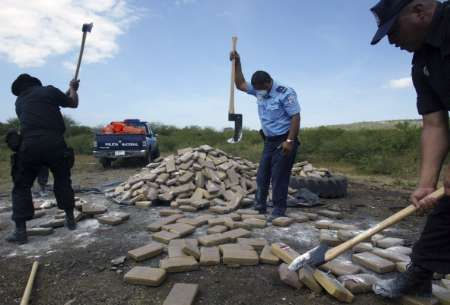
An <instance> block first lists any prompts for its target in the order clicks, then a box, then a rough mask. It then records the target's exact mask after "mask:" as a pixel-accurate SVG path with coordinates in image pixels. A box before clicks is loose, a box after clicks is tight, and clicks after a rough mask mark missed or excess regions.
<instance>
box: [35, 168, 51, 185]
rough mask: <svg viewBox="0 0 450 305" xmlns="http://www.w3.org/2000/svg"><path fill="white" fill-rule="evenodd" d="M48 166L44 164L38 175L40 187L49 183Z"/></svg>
mask: <svg viewBox="0 0 450 305" xmlns="http://www.w3.org/2000/svg"><path fill="white" fill-rule="evenodd" d="M48 174H49V173H48V167H46V166H43V167H41V170H40V171H39V174H38V176H37V181H38V184H39V186H40V187H45V186H47V183H48Z"/></svg>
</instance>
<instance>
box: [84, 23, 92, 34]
mask: <svg viewBox="0 0 450 305" xmlns="http://www.w3.org/2000/svg"><path fill="white" fill-rule="evenodd" d="M93 27H94V24H93V23H92V22H91V23H85V24H83V27H82V28H81V31H82V32H83V33H87V32H89V33H90V32H91V31H92V28H93Z"/></svg>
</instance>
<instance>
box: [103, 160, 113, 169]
mask: <svg viewBox="0 0 450 305" xmlns="http://www.w3.org/2000/svg"><path fill="white" fill-rule="evenodd" d="M100 163H101V165H102V166H103V168H104V169H108V168H111V165H112V160H111V159H108V158H100Z"/></svg>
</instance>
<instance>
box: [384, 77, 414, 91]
mask: <svg viewBox="0 0 450 305" xmlns="http://www.w3.org/2000/svg"><path fill="white" fill-rule="evenodd" d="M412 87H413V82H412V79H411V77H403V78H399V79H391V80H390V81H389V84H388V88H391V89H405V88H412Z"/></svg>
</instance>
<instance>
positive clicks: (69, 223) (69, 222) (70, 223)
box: [65, 210, 77, 231]
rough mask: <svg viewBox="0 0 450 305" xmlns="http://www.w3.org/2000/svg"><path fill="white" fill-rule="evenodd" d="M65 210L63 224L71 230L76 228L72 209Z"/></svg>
mask: <svg viewBox="0 0 450 305" xmlns="http://www.w3.org/2000/svg"><path fill="white" fill-rule="evenodd" d="M65 212H66V218H65V220H66V221H65V224H66V227H67V228H68V229H69V230H71V231H73V230H76V228H77V222H76V221H75V216H74V215H73V210H65Z"/></svg>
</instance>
